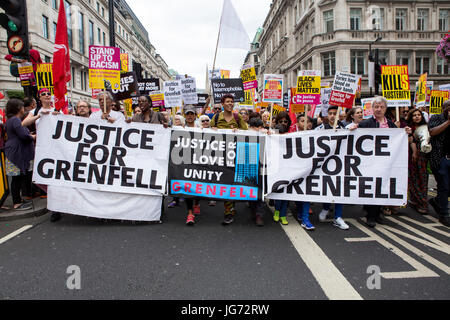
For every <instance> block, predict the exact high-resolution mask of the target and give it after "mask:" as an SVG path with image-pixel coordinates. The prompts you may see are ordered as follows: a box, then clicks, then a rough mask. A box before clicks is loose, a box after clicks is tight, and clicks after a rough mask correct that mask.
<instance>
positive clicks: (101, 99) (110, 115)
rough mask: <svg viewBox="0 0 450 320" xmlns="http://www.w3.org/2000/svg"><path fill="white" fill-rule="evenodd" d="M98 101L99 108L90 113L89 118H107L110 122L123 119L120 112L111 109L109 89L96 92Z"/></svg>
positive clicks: (111, 101)
mask: <svg viewBox="0 0 450 320" xmlns="http://www.w3.org/2000/svg"><path fill="white" fill-rule="evenodd" d="M98 103H99V105H100V110H99V111H96V112H94V113H92V114H91V116H90V118H92V119H103V120H108V122H110V123H114V122H116V121H119V122H123V121H125V117H124V115H123V113H122V112H117V111H114V110H112V103H113V97H112V95H111V93H110V92H109V91H104V92H101V93H99V94H98ZM105 108H106V109H105ZM104 110H106V112H104Z"/></svg>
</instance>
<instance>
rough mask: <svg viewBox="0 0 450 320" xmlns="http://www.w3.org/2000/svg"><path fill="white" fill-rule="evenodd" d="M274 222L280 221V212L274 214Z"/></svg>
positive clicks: (276, 211)
mask: <svg viewBox="0 0 450 320" xmlns="http://www.w3.org/2000/svg"><path fill="white" fill-rule="evenodd" d="M273 221H275V222H278V221H280V211H278V210H275V211H274V212H273Z"/></svg>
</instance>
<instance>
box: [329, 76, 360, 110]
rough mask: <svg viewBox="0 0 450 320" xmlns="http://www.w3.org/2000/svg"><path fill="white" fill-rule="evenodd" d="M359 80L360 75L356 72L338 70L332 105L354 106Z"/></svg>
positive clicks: (331, 100) (331, 99) (333, 88)
mask: <svg viewBox="0 0 450 320" xmlns="http://www.w3.org/2000/svg"><path fill="white" fill-rule="evenodd" d="M358 81H359V76H357V75H356V74H351V73H345V72H336V75H335V77H334V82H333V87H332V90H331V95H330V102H329V103H330V105H333V106H338V107H341V108H348V109H350V108H352V106H353V101H354V100H355V95H356V90H357V89H358ZM338 115H339V113H338Z"/></svg>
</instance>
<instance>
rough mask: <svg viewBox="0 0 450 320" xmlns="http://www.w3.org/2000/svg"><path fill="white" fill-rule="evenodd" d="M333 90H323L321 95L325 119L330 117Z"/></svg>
mask: <svg viewBox="0 0 450 320" xmlns="http://www.w3.org/2000/svg"><path fill="white" fill-rule="evenodd" d="M330 96H331V88H322V90H321V95H320V104H321V109H322V110H321V111H322V116H323V117H328V108H329V107H330Z"/></svg>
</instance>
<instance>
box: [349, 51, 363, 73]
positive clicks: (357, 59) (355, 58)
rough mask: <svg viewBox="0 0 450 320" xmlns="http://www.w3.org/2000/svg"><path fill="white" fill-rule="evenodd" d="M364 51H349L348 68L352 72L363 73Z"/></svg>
mask: <svg viewBox="0 0 450 320" xmlns="http://www.w3.org/2000/svg"><path fill="white" fill-rule="evenodd" d="M365 54H366V53H365V51H362V50H351V52H350V68H351V73H353V74H365V61H364V60H365V59H364V56H365Z"/></svg>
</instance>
